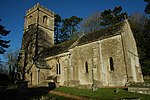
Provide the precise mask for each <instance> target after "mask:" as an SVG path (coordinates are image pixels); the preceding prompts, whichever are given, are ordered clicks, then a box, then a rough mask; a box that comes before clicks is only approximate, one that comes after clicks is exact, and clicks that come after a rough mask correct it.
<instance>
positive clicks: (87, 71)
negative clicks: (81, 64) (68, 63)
mask: <svg viewBox="0 0 150 100" xmlns="http://www.w3.org/2000/svg"><path fill="white" fill-rule="evenodd" d="M85 71H86V73H89V69H88V63H87V62H85Z"/></svg>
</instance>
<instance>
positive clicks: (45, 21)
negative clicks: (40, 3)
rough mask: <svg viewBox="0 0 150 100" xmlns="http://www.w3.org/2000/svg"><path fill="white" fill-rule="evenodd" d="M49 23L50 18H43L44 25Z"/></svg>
mask: <svg viewBox="0 0 150 100" xmlns="http://www.w3.org/2000/svg"><path fill="white" fill-rule="evenodd" d="M47 22H48V17H47V16H43V24H44V25H47Z"/></svg>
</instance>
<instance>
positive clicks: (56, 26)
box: [54, 14, 61, 44]
mask: <svg viewBox="0 0 150 100" xmlns="http://www.w3.org/2000/svg"><path fill="white" fill-rule="evenodd" d="M54 22H55V23H54V32H55V44H58V43H59V42H60V40H59V34H60V26H61V16H60V15H59V14H55V19H54Z"/></svg>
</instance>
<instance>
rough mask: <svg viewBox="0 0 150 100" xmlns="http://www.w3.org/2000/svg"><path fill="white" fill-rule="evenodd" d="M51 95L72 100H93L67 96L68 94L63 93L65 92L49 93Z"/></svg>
mask: <svg viewBox="0 0 150 100" xmlns="http://www.w3.org/2000/svg"><path fill="white" fill-rule="evenodd" d="M49 93H50V94H54V95H59V96H63V97H66V98H69V99H72V100H92V99H90V98H86V97H80V96H75V95H71V94H67V93H63V92H58V91H54V90H52V91H49Z"/></svg>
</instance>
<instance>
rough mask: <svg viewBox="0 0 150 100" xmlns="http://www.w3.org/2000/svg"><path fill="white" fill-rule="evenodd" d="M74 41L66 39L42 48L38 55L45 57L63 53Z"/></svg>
mask: <svg viewBox="0 0 150 100" xmlns="http://www.w3.org/2000/svg"><path fill="white" fill-rule="evenodd" d="M75 41H76V39H73V40H70V41H66V42H63V43H60V44H57V45H54V46H52V47H49V48H46V49H44V50H43V51H42V52H41V53H40V56H42V57H44V58H46V57H50V56H54V55H57V54H61V53H65V52H67V51H68V49H69V47H70V46H71V45H72V44H73V43H74V42H75Z"/></svg>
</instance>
